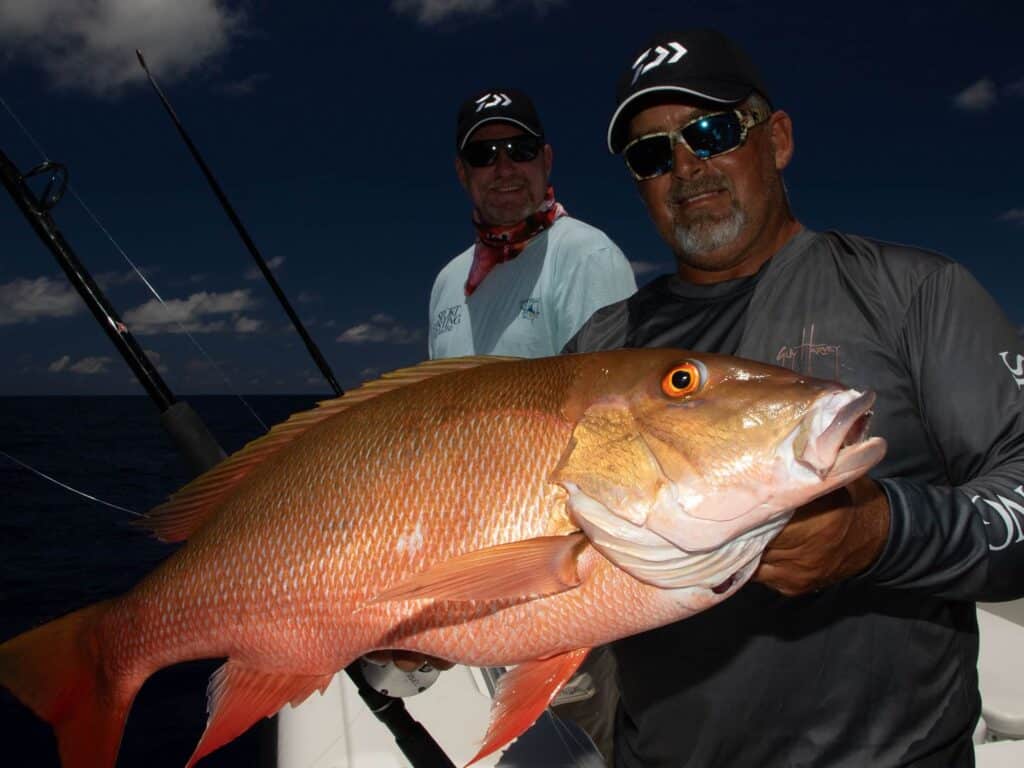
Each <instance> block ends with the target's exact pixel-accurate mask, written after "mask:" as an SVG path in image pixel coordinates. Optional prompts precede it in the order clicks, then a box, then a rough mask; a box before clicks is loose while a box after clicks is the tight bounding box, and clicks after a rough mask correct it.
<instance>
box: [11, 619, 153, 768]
mask: <svg viewBox="0 0 1024 768" xmlns="http://www.w3.org/2000/svg"><path fill="white" fill-rule="evenodd" d="M104 609H105V605H104V604H103V603H97V604H96V605H91V606H89V607H87V608H83V609H82V610H80V611H76V612H74V613H71V614H68V615H67V616H64V617H62V618H60V619H57V620H55V621H51V622H50V623H48V624H44V625H43V626H41V627H38V628H36V629H33V630H30V631H28V632H25V633H24V634H21V635H18V636H17V637H15V638H13V639H12V640H9V641H7V642H6V643H4V644H2V645H0V685H3V686H5V687H6V688H9V689H10V691H11V692H12V693H13V694H14V695H15V696H17V697H18V699H20V700H21V702H22V703H23V704H25V706H27V707H28V708H29V709H31V710H32V711H33V712H35V713H36V715H38V716H39V717H40V718H42V719H43V720H46V721H47V722H48V723H50V725H52V726H53V729H54V731H55V732H56V734H57V744H58V746H59V749H60V759H61V765H62V766H63V768H114V763H115V762H116V760H117V751H118V748H119V747H120V745H121V734H122V732H123V731H124V724H125V720H126V719H127V718H128V709H129V708H130V707H131V703H132V700H133V699H134V698H135V694H136V693H137V692H138V689H139V688H140V687H141V686H142V682H141V681H139V682H138V683H134V684H132V685H130V686H128V687H129V688H130V690H118V689H117V686H119V685H120V686H122V687H123V686H125V682H123V681H118V680H115V679H112V678H110V677H108V675H107V674H106V673H105V670H104V669H103V667H102V666H101V661H100V656H99V637H98V635H97V624H98V622H97V619H98V618H99V616H100V615H101V613H102V612H103V610H104Z"/></svg>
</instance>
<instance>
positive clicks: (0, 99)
mask: <svg viewBox="0 0 1024 768" xmlns="http://www.w3.org/2000/svg"><path fill="white" fill-rule="evenodd" d="M0 105H2V106H3V108H4V109H5V110H6V111H7V114H9V115H10V116H11V119H12V120H14V122H15V123H16V124H17V126H18V127H19V128H20V129H21V131H22V133H24V134H25V137H26V138H27V139H28V140H29V142H30V143H31V144H32V146H33V147H35V148H36V151H37V152H38V153H39V154H40V155H41V156H42V158H43V160H49V159H50V157H49V155H47V153H46V151H45V150H44V149H43V148H42V146H41V145H40V144H39V142H38V141H36V139H35V137H34V136H33V135H32V133H31V132H30V131H29V130H28V128H26V127H25V124H24V123H22V122H21V120H19V119H18V116H17V115H16V114H14V110H12V109H11V107H10V106H9V105H8V104H7V102H6V101H4V99H3V97H2V96H0ZM68 191H69V192H71V196H72V197H74V198H75V200H76V201H77V202H78V204H79V205H80V206H82V210H83V211H85V213H86V215H87V216H88V217H89V218H90V219H92V221H93V223H94V224H95V225H96V227H97V228H98V229H99V230H100V232H102V233H103V234H104V235H105V236H106V238H107V239H108V240H109V241H110V243H111V244H112V245H113V246H114V248H115V249H116V250H117V252H118V253H119V254H121V258H123V259H124V260H125V261H126V262H127V263H128V266H130V267H131V268H132V271H134V272H135V274H136V275H138V277H139V279H140V280H141V281H142V283H143V284H144V285H145V286H146V288H148V289H149V292H150V293H152V294H153V296H155V297H156V300H157V301H159V302H160V305H161V306H162V307H163V308H164V309H166V310H167V311H168V314H169V315H171V314H172V313H171V312H170V309H169V308H168V307H167V302H165V301H164V299H163V297H162V296H161V295H160V294H159V293H158V292H157V290H156V288H154V287H153V284H152V283H151V282H150V281H149V280H148V279H147V278H146V276H145V275H144V274H142V270H141V269H139V268H138V267H137V266H136V265H135V262H133V261H132V260H131V259H130V258H129V257H128V254H127V253H125V251H124V249H123V248H122V247H121V246H120V244H119V243H118V242H117V240H115V239H114V236H113V235H112V234H110V232H109V231H108V230H107V228H106V227H104V226H103V224H102V223H101V222H100V220H99V218H98V217H97V216H96V215H95V214H94V213H93V212H92V209H91V208H89V206H87V205H86V204H85V201H84V200H83V199H82V198H81V197H79V195H78V192H76V191H75V188H74V186H72V185H71V184H70V183H69V184H68ZM174 324H175V325H176V326H177V327H178V330H179V331H180V332H181V333H183V334H184V335H185V336H186V337H187V338H188V340H189V341H190V342H192V345H193V346H194V347H195V348H196V349H197V350H199V353H200V354H201V355H202V356H203V357H205V358H206V360H207V362H208V363H209V364H210V365H211V366H212V367H213V369H214V370H215V371H217V373H218V374H220V377H221V379H222V380H223V381H224V385H225V386H226V387H227V388H228V391H229V392H230V393H231V394H232V395H233V396H234V397H237V398H238V399H239V400H240V401H241V402H242V405H244V406H245V407H246V409H247V410H248V411H249V413H251V414H252V416H253V418H254V419H256V421H257V422H259V425H260V426H261V427H262V428H263V431H264V432H266V431H268V429H269V428H268V427H267V425H266V424H265V423H264V422H263V419H261V418H260V417H259V414H258V413H256V411H255V410H254V409H253V407H252V406H251V405H250V404H249V401H248V400H246V399H245V398H244V397H243V396H242V395H241V393H239V392H237V391H236V390H235V388H234V386H233V385H232V383H231V380H230V379H229V378H228V375H227V374H226V373H225V372H224V371H223V369H222V368H221V367H220V366H219V365H218V364H217V361H216V360H214V359H213V357H211V356H210V353H209V352H207V351H206V349H205V348H204V347H203V346H202V345H201V344H200V343H199V340H198V339H196V337H195V336H193V335H192V333H191V332H190V331H189V330H188V329H187V328H185V326H184V325H182V323H181V321H180V320H177V319H175V320H174Z"/></svg>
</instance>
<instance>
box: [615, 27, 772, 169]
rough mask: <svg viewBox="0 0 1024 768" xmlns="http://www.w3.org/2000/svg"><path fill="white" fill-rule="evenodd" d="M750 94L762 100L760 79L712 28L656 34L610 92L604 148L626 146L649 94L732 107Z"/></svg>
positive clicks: (746, 59) (747, 61)
mask: <svg viewBox="0 0 1024 768" xmlns="http://www.w3.org/2000/svg"><path fill="white" fill-rule="evenodd" d="M754 91H757V92H758V93H760V94H761V95H762V96H763V97H764V98H765V99H768V94H767V92H766V91H765V88H764V83H762V81H761V76H760V74H758V72H757V69H756V68H755V67H754V64H753V62H752V61H751V60H750V58H749V57H748V56H747V54H746V53H744V52H743V51H742V50H741V49H740V48H739V46H737V45H736V43H734V42H733V41H732V40H730V39H729V38H728V37H726V36H725V35H723V34H722V33H721V32H718V31H716V30H714V29H687V30H683V31H681V32H666V33H663V34H660V35H657V36H656V37H654V39H652V40H651V41H650V42H649V43H648V44H647V45H646V46H645V47H644V48H643V49H641V50H640V51H638V52H637V55H636V56H634V57H633V60H632V62H631V64H630V67H629V69H628V71H626V72H625V73H624V74H623V75H622V77H621V78H620V79H619V82H618V84H617V85H616V88H615V114H613V115H612V119H611V122H610V123H609V124H608V149H609V150H611V152H612V153H613V154H618V153H619V152H621V151H622V148H623V147H624V146H625V145H626V128H627V127H628V125H629V120H630V118H631V117H632V116H633V114H634V112H635V110H636V107H637V106H639V104H638V100H641V99H642V100H643V101H641V102H640V103H646V99H645V97H647V96H649V95H651V94H659V93H660V94H676V95H678V96H679V97H680V98H691V99H695V100H698V101H707V102H711V103H716V104H722V105H724V106H729V107H731V106H735V105H736V104H739V103H740V102H742V101H743V100H744V99H746V98H747V97H748V96H750V94H751V93H752V92H754Z"/></svg>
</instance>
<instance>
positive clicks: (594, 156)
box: [0, 0, 1024, 395]
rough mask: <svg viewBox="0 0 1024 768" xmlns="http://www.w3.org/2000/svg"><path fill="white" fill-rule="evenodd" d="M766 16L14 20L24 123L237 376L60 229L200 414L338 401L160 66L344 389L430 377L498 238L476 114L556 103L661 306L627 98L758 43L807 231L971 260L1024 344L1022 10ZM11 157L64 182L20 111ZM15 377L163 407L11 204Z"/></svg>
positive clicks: (8, 363)
mask: <svg viewBox="0 0 1024 768" xmlns="http://www.w3.org/2000/svg"><path fill="white" fill-rule="evenodd" d="M769 5H770V4H766V3H755V2H738V1H736V2H730V1H728V0H720V1H719V2H715V3H697V2H681V3H654V2H628V3H625V2H623V3H611V2H607V3H606V2H584V1H583V0H560V1H558V0H532V2H525V1H521V2H514V1H513V0H500V1H499V0H388V1H384V0H382V1H381V2H376V3H368V2H367V3H356V2H349V3H311V2H292V3H271V2H268V1H267V0H248V2H227V1H226V0H225V1H223V2H215V0H165V1H164V2H149V3H145V4H140V3H137V2H133V0H90V1H89V2H86V1H85V0H5V1H4V2H0V98H2V99H3V100H4V102H5V103H6V104H8V105H9V106H10V108H11V109H12V110H13V111H14V112H15V113H16V114H17V115H18V117H19V118H20V119H21V121H22V122H23V123H24V125H25V126H26V128H28V130H29V131H30V132H31V133H32V134H33V136H34V138H35V140H36V141H37V142H38V143H39V144H40V145H41V147H42V148H43V149H44V150H45V151H46V153H47V154H48V155H49V157H51V158H52V159H56V160H60V161H62V162H64V163H67V164H68V166H69V168H70V174H71V181H72V184H73V186H74V188H75V191H76V192H77V194H78V195H79V196H80V197H81V198H82V200H84V201H85V203H86V204H87V205H88V206H89V208H90V209H91V210H92V212H93V213H94V214H95V215H96V216H97V217H98V219H99V220H100V221H101V222H102V224H103V226H104V227H105V228H106V229H107V231H109V233H110V234H111V235H112V236H113V237H114V239H115V240H116V241H117V243H118V244H119V246H120V247H121V248H122V249H123V250H124V251H125V253H127V255H128V256H129V257H130V258H131V259H132V260H133V261H134V262H135V263H136V264H138V265H139V266H140V268H141V269H142V271H143V272H144V273H145V274H146V275H147V277H148V278H149V279H150V281H151V282H152V284H153V285H154V287H155V288H156V289H157V291H158V292H159V293H160V295H161V296H162V297H163V298H164V299H165V301H167V302H168V306H169V308H170V310H171V313H172V314H173V315H174V317H175V318H176V319H177V320H179V321H180V322H181V323H182V324H183V325H184V326H185V327H187V328H189V329H190V330H191V332H192V335H193V336H194V338H195V339H196V340H197V341H198V342H199V344H200V345H201V346H202V347H203V349H204V350H205V351H206V354H208V355H209V356H210V358H212V359H213V360H215V361H216V362H217V368H219V371H220V372H218V370H215V369H214V367H213V366H211V365H210V363H209V361H208V360H207V358H206V357H205V356H204V353H203V352H201V351H199V350H198V349H197V348H196V347H195V346H193V345H192V343H191V342H190V341H189V339H188V338H187V337H186V336H185V335H184V334H182V333H180V329H179V328H178V326H177V325H175V324H173V323H171V322H169V319H170V318H169V317H168V316H167V315H168V312H167V310H163V314H161V312H160V311H159V308H158V307H157V306H155V299H154V298H153V296H152V295H151V294H150V293H149V292H148V291H147V290H146V288H145V287H144V286H143V285H142V283H141V281H140V280H139V279H138V278H137V277H136V276H134V274H133V273H132V272H131V270H130V267H129V266H128V264H127V263H126V262H125V260H124V259H123V258H122V257H121V255H120V254H119V252H118V250H117V248H116V247H115V246H114V245H112V244H111V242H110V241H109V240H108V239H106V237H105V235H104V234H103V233H102V232H101V231H100V230H99V229H98V228H97V227H96V225H95V224H94V223H93V222H92V221H91V220H90V219H89V217H88V216H87V215H86V214H85V213H84V212H83V210H82V209H81V208H80V207H79V206H78V204H77V202H76V201H75V200H74V199H73V198H72V197H71V196H70V195H69V196H67V197H66V198H65V200H64V202H62V203H61V204H60V206H59V207H58V208H57V209H56V211H55V213H54V217H55V219H56V222H57V224H58V226H59V227H60V228H61V230H62V231H63V233H64V235H65V236H66V238H67V239H68V240H69V241H70V242H71V244H72V245H73V246H74V248H75V249H76V251H77V253H78V255H79V257H80V258H81V260H82V261H83V262H84V263H85V265H86V266H87V268H88V269H89V270H90V271H91V272H92V273H93V274H94V275H96V276H97V277H98V278H99V279H100V281H101V283H102V285H103V287H104V288H105V290H106V291H107V294H108V296H109V298H110V300H111V302H112V303H113V304H114V306H115V307H116V308H117V309H118V311H119V312H120V314H121V315H122V317H123V318H124V319H125V320H126V322H127V323H128V325H129V327H130V328H131V329H132V331H133V332H134V333H135V334H136V336H137V338H138V340H139V342H140V343H141V344H142V346H143V347H144V348H145V349H146V350H148V351H150V352H151V353H152V354H153V355H154V359H156V360H158V362H159V367H160V369H161V371H163V374H164V376H165V378H166V380H167V382H168V383H169V385H170V387H171V389H172V390H174V391H175V392H176V393H179V394H191V393H222V392H230V391H232V390H234V391H239V392H246V393H256V392H259V393H272V392H288V393H302V392H323V393H326V392H327V391H328V390H327V387H326V385H325V384H324V383H323V381H322V379H321V378H320V377H319V375H318V374H317V372H316V369H315V368H314V366H313V363H312V362H311V361H310V359H309V358H308V356H307V355H306V352H305V350H304V348H303V347H302V345H301V343H300V341H299V340H298V338H297V337H296V336H295V334H294V333H292V332H291V331H290V330H289V328H288V321H287V318H286V317H285V316H284V314H283V312H282V311H281V310H280V308H279V306H278V305H277V304H276V301H275V300H274V298H273V296H272V294H271V293H270V291H269V290H268V289H267V287H266V286H265V284H264V283H263V282H262V281H260V280H257V279H253V264H252V261H251V259H250V257H249V255H248V254H247V252H246V251H245V250H244V248H243V246H242V244H241V242H240V241H239V240H238V239H237V237H236V236H235V234H234V232H233V230H232V229H231V227H230V225H229V223H228V221H227V219H226V218H225V217H224V215H223V213H222V212H221V211H220V209H219V207H218V205H217V203H216V201H215V200H214V198H213V197H212V195H211V194H210V192H209V190H208V189H207V187H206V184H205V182H204V180H203V179H202V177H201V176H200V174H199V172H198V170H197V169H196V167H195V166H194V164H193V162H192V160H191V159H190V158H189V156H188V155H187V153H186V150H185V148H184V146H183V145H182V143H181V142H180V140H179V139H178V137H177V136H176V134H175V133H174V131H173V128H172V126H171V124H170V122H169V121H168V119H167V117H166V116H165V115H164V113H163V111H162V109H161V107H160V105H159V102H158V101H157V100H156V97H155V96H154V95H153V93H152V92H151V91H150V89H149V87H148V85H146V84H145V82H144V81H143V80H142V79H141V76H142V73H141V70H139V68H138V65H137V63H136V61H135V58H134V49H135V48H137V47H138V48H142V49H143V52H144V53H145V54H146V56H147V60H148V62H149V64H150V67H151V69H152V71H153V72H154V74H155V76H156V77H157V79H158V80H159V81H160V83H161V85H162V86H163V88H164V90H165V92H166V93H167V95H168V96H169V98H170V99H171V101H172V103H173V104H174V106H175V108H176V110H177V111H178V114H179V115H180V116H181V118H182V119H183V121H184V122H185V125H186V126H187V128H188V129H189V131H190V133H191V134H192V137H193V139H194V140H195V141H196V142H197V143H198V145H199V146H200V148H201V149H202V151H203V153H204V154H205V156H206V159H207V161H208V162H209V163H210V165H211V166H212V167H213V169H214V171H215V173H216V174H217V175H218V177H219V179H220V181H221V184H222V185H223V186H224V188H225V189H226V191H227V193H228V195H229V196H230V197H231V199H232V200H233V202H234V204H235V206H236V208H237V209H238V211H239V213H240V215H241V216H242V219H243V220H244V221H245V222H246V224H247V225H248V227H249V229H250V231H251V232H252V234H253V237H254V239H255V240H256V242H257V244H258V245H259V247H260V249H261V250H262V252H263V254H264V256H265V257H266V258H267V259H268V260H270V261H271V262H272V263H273V264H274V265H276V266H275V272H276V274H277V276H278V278H279V280H280V281H281V284H282V285H283V287H284V289H285V291H286V292H287V293H288V295H289V296H290V297H291V300H292V302H293V304H294V305H295V307H296V309H297V310H298V312H299V313H300V315H301V316H302V317H303V319H304V320H305V321H306V322H307V324H308V326H309V329H310V332H311V333H312V335H313V336H314V338H315V339H316V341H317V342H318V344H319V345H320V346H321V348H322V350H323V352H324V354H325V356H326V357H327V359H328V361H329V362H330V364H331V366H332V367H333V369H334V371H335V373H336V375H337V376H338V378H339V380H340V381H341V383H342V385H343V386H346V387H347V386H351V385H353V384H355V383H356V382H358V381H359V380H361V379H363V378H365V377H368V376H372V375H374V374H375V372H379V371H384V370H388V369H390V368H394V367H397V366H400V365H404V364H409V363H413V362H415V361H417V360H419V359H421V358H423V357H424V356H425V348H426V346H425V345H426V342H425V336H424V331H425V328H426V325H427V318H426V312H427V296H428V293H429V289H430V285H431V282H432V280H433V277H434V275H435V273H436V272H437V270H438V269H439V268H440V267H441V266H442V265H443V264H444V263H445V262H446V261H447V259H449V258H450V257H451V256H453V255H455V254H456V253H457V252H459V251H460V250H462V249H463V248H465V247H466V246H467V245H468V244H469V242H470V241H471V238H472V234H473V233H472V228H471V226H470V218H469V213H470V211H469V207H468V204H467V201H466V198H465V196H464V194H463V192H462V190H461V188H460V187H459V186H458V183H457V181H456V179H455V174H454V172H453V167H452V162H453V151H454V149H453V145H454V138H453V131H454V114H455V110H456V108H457V106H458V104H459V102H460V101H461V100H462V99H463V98H464V97H466V96H467V95H469V94H470V93H471V92H473V91H474V90H476V89H478V88H483V87H492V86H515V87H520V88H523V89H525V90H527V91H528V92H529V93H531V94H532V95H533V97H534V100H535V102H536V103H537V105H538V108H539V110H540V112H541V115H542V117H543V120H544V122H545V126H546V129H547V133H548V135H549V138H550V140H551V142H552V145H553V147H554V152H555V163H554V173H553V182H554V184H555V189H556V192H557V195H558V197H559V199H560V200H561V201H562V202H563V203H564V204H565V206H566V208H567V209H568V210H569V211H570V213H572V214H573V215H575V216H577V217H579V218H582V219H584V220H586V221H589V222H591V223H593V224H595V225H597V226H599V227H601V228H602V229H604V230H605V231H607V232H608V233H609V234H610V235H611V236H612V238H613V239H615V240H616V241H617V242H618V243H619V244H620V246H621V247H622V248H623V250H624V251H625V252H626V254H627V256H628V257H629V258H630V259H631V260H632V261H634V262H635V264H636V266H637V268H638V272H639V275H638V277H639V279H640V281H641V282H642V281H645V280H647V279H650V278H651V277H653V276H654V275H655V274H658V273H659V272H663V271H668V270H670V269H671V268H672V263H671V255H670V254H669V252H668V251H667V249H666V247H665V246H664V245H663V244H662V243H661V241H660V240H659V239H658V238H657V236H656V235H655V233H654V231H653V228H652V226H651V225H650V223H649V222H648V220H647V217H646V214H645V212H644V210H643V207H642V206H641V204H640V202H639V199H638V197H637V195H636V193H635V190H634V188H633V184H632V182H631V181H630V179H629V177H628V175H627V173H626V171H625V169H624V168H623V167H622V165H621V161H620V159H619V158H616V157H612V156H610V155H608V154H607V152H606V150H605V149H604V144H603V142H604V133H605V129H606V126H607V119H608V117H609V115H610V113H611V108H612V92H613V86H614V81H615V79H616V77H617V76H618V74H619V73H620V71H621V70H623V69H624V68H626V67H628V65H629V64H630V63H631V62H632V59H633V57H634V54H635V53H636V51H637V50H639V49H640V48H642V46H643V44H644V43H645V42H646V40H647V39H648V38H649V37H650V36H651V35H652V34H653V33H655V32H657V31H660V30H666V29H675V28H683V27H688V26H716V27H718V28H719V29H721V30H723V31H725V32H726V33H728V34H730V35H732V36H734V37H735V38H736V39H738V40H739V41H740V42H741V43H742V44H743V45H744V46H745V47H747V49H748V50H749V51H750V52H751V54H752V55H753V57H754V59H755V60H756V61H757V62H758V63H759V65H760V67H761V69H762V70H763V73H764V76H765V79H766V81H767V83H768V87H769V89H770V90H771V96H772V98H773V101H774V102H775V104H776V105H777V106H779V107H781V108H784V109H786V110H787V111H788V112H789V113H790V114H791V115H792V116H793V120H794V123H795V131H796V157H795V159H794V162H793V164H792V165H791V167H790V169H789V170H788V172H787V183H788V186H789V190H790V194H791V197H792V200H793V203H794V208H795V210H796V212H797V215H798V217H799V218H800V219H801V220H802V221H803V222H804V223H805V224H807V225H809V226H811V227H813V228H818V229H825V228H837V229H843V230H847V231H851V232H855V233H858V234H863V235H867V236H872V237H878V238H883V239H887V240H895V241H899V242H906V243H913V244H918V245H922V246H925V247H928V248H932V249H935V250H939V251H941V252H943V253H946V254H947V255H949V256H951V257H953V258H955V259H957V260H959V261H961V262H962V263H964V264H965V265H967V266H968V268H969V269H970V270H971V271H972V272H973V273H974V274H975V275H976V276H977V277H978V278H979V279H980V280H981V282H982V283H983V284H984V285H985V286H986V287H988V289H989V290H990V291H991V292H992V293H993V295H994V296H995V297H996V299H997V300H998V301H999V302H1000V304H1001V305H1002V306H1003V307H1004V309H1005V310H1006V311H1007V312H1008V313H1009V315H1010V317H1011V318H1012V319H1013V320H1014V322H1016V323H1018V324H1020V325H1024V301H1022V296H1024V266H1022V260H1021V256H1022V248H1021V246H1022V243H1024V185H1022V184H1021V177H1022V173H1024V161H1022V160H1021V157H1020V146H1021V142H1020V140H1019V135H1020V133H1021V130H1022V128H1021V126H1022V125H1024V61H1022V57H1021V54H1020V45H1019V36H1020V33H1021V30H1022V27H1024V24H1022V22H1024V8H1022V7H1021V4H1020V3H1008V2H977V1H975V2H964V3H945V4H942V5H941V8H937V7H936V6H938V4H935V3H929V2H905V3H904V2H896V1H893V0H890V2H885V3H881V2H874V0H867V1H866V2H858V3H851V4H842V5H840V4H828V3H820V2H814V3H804V2H796V3H787V4H784V6H782V7H779V8H774V7H769ZM0 149H2V150H3V151H4V152H5V153H6V154H7V155H8V156H9V157H11V159H12V160H14V161H15V163H17V164H18V165H19V167H21V168H22V169H23V170H24V169H27V168H29V167H31V166H33V165H35V164H36V163H38V162H40V160H41V159H42V158H41V156H40V154H39V152H38V151H37V150H36V148H35V147H34V146H33V144H32V143H31V142H30V141H29V139H28V138H26V136H25V134H24V133H23V132H22V131H21V129H20V128H19V126H18V125H17V123H15V121H14V120H13V119H12V118H11V117H10V116H9V115H8V114H7V112H6V111H5V110H3V109H2V108H0ZM0 355H2V364H3V370H4V374H3V375H2V376H0V395H12V394H75V393H98V394H113V393H138V392H140V390H139V388H138V386H137V384H135V383H134V382H133V380H132V377H131V374H130V372H129V371H128V369H127V367H126V366H125V365H124V364H123V363H122V362H121V361H120V360H119V359H117V357H116V354H115V353H114V351H113V349H112V348H111V346H110V344H109V342H108V341H107V339H106V337H105V336H104V335H103V334H102V333H101V332H100V330H99V329H98V327H97V325H96V323H95V322H94V321H93V320H92V318H91V316H90V315H89V314H88V313H86V312H85V311H84V308H83V306H82V304H81V301H80V300H79V298H78V297H77V295H76V294H74V293H72V292H70V289H69V288H68V286H67V284H66V282H65V281H64V279H63V277H62V275H61V273H60V272H59V270H58V268H57V266H56V263H55V262H54V260H53V258H52V256H51V255H50V254H49V252H48V251H46V250H45V249H44V248H43V246H42V245H41V244H39V242H38V241H37V240H36V239H35V236H34V235H33V234H32V232H31V230H30V229H29V227H28V225H27V224H26V223H25V221H24V220H23V219H22V218H21V216H20V214H19V213H18V211H17V210H16V209H15V207H14V204H13V203H12V202H11V201H10V200H9V199H8V198H7V196H6V194H3V193H0ZM222 374H223V375H224V376H226V377H227V378H228V379H229V380H230V382H231V383H230V385H228V384H226V383H225V382H224V380H223V379H222Z"/></svg>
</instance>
